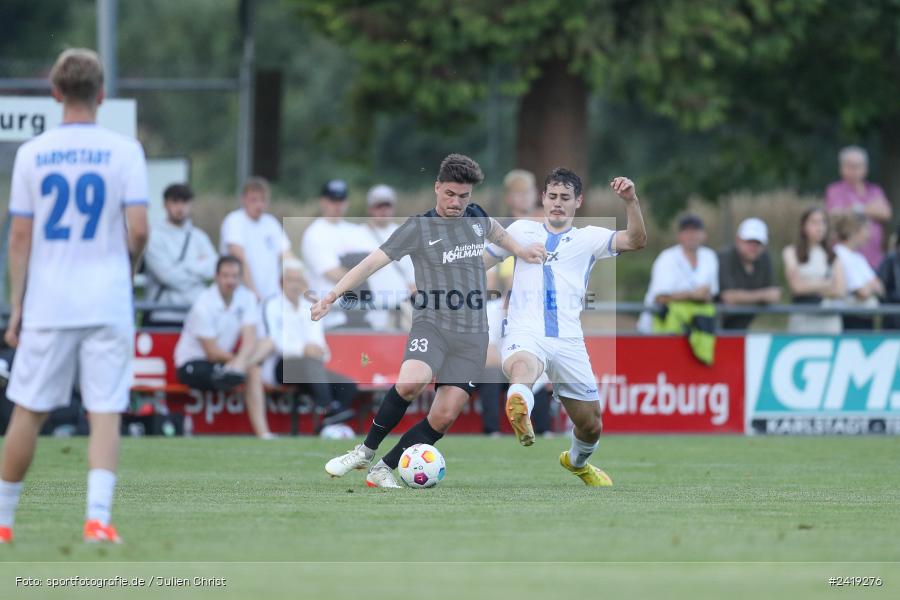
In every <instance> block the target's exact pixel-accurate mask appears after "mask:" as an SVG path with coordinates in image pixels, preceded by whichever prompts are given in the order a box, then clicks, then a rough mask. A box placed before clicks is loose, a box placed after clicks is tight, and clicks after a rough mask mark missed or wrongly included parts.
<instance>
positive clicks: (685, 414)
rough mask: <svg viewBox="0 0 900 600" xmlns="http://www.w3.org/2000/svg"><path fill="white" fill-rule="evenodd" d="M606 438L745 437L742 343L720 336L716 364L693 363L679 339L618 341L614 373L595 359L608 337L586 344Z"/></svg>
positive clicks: (588, 339)
mask: <svg viewBox="0 0 900 600" xmlns="http://www.w3.org/2000/svg"><path fill="white" fill-rule="evenodd" d="M585 342H586V344H587V348H588V354H590V355H591V359H592V362H593V363H594V372H595V375H597V381H598V383H599V385H598V391H599V393H600V401H601V403H602V404H603V429H604V431H606V432H608V433H623V432H629V433H742V432H743V430H744V426H743V418H744V369H743V364H744V362H743V361H744V338H743V337H720V338H718V340H717V341H716V359H715V364H713V365H712V366H707V365H704V364H703V363H701V362H700V361H698V360H697V359H696V358H694V355H693V354H692V353H691V349H690V347H689V346H688V343H687V340H686V339H684V338H681V337H639V336H625V337H619V338H616V363H615V372H604V371H602V370H600V369H598V368H597V363H596V362H594V361H593V357H594V355H595V353H596V352H597V351H599V349H600V348H602V347H604V344H605V343H606V342H605V338H597V337H589V338H586V340H585Z"/></svg>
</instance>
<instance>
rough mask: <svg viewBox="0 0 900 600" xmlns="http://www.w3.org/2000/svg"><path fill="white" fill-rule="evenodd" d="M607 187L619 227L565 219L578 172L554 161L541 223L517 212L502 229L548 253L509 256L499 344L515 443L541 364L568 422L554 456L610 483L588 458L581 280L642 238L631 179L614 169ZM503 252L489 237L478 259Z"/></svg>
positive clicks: (590, 436)
mask: <svg viewBox="0 0 900 600" xmlns="http://www.w3.org/2000/svg"><path fill="white" fill-rule="evenodd" d="M610 187H612V189H613V191H614V192H616V194H618V195H619V197H620V198H622V199H623V200H624V201H625V211H626V215H627V218H628V226H627V229H626V230H625V231H612V230H609V229H606V228H604V227H594V226H588V227H574V226H573V225H572V221H573V220H574V218H575V211H576V210H578V208H579V207H581V203H582V202H583V200H584V199H583V196H582V184H581V179H580V178H579V177H578V175H576V174H575V173H573V172H572V171H569V170H568V169H554V170H553V171H552V172H551V173H550V175H548V176H547V179H546V181H545V182H544V192H543V194H542V196H541V200H542V202H543V206H544V221H543V223H540V222H535V221H528V220H520V221H516V222H515V223H513V224H512V225H510V226H509V235H511V236H512V237H514V238H516V240H517V241H518V242H519V243H520V244H523V245H524V244H533V243H535V242H539V243H541V244H542V245H544V246H545V247H546V249H547V260H546V262H544V264H543V265H533V264H528V263H524V262H521V261H519V262H517V263H516V267H515V271H514V274H513V284H512V293H511V295H510V299H509V311H508V313H507V326H506V334H505V336H504V338H503V340H502V342H501V344H500V348H501V350H500V352H501V355H502V360H503V371H504V373H505V374H506V375H507V376H508V377H509V382H510V386H509V390H508V392H507V396H506V416H507V418H508V419H509V423H510V425H512V428H513V431H515V432H516V436H517V437H518V438H519V443H521V444H522V445H523V446H530V445H532V444H533V443H534V429H533V428H532V425H531V410H532V409H533V408H534V396H533V394H532V391H531V390H532V386H533V385H534V383H535V381H537V379H538V377H540V376H541V374H542V373H544V372H546V373H547V375H548V376H549V378H550V382H551V383H552V384H553V394H554V396H556V398H557V399H558V400H559V401H560V402H562V404H563V406H564V407H565V409H566V413H568V415H569V418H570V419H572V423H573V424H574V425H575V428H574V430H573V431H572V446H571V449H570V450H568V451H566V452H563V453H562V454H561V455H560V457H559V462H560V464H562V466H563V467H565V468H566V469H567V470H569V471H571V472H572V473H574V474H575V475H577V476H578V477H579V478H581V480H582V481H584V483H585V484H586V485H589V486H597V487H599V486H609V485H612V480H611V479H610V478H609V476H608V475H607V474H606V473H604V472H603V471H601V470H600V469H598V468H597V467H595V466H593V465H591V464H590V463H588V462H587V460H588V458H590V456H591V454H593V453H594V451H595V450H596V449H597V445H598V444H599V440H600V431H601V429H602V422H601V418H600V412H601V407H600V397H599V396H598V394H597V379H596V378H595V376H594V370H593V369H592V368H591V361H590V358H589V357H588V353H587V349H586V348H585V345H584V332H583V331H582V329H581V312H582V309H583V306H584V298H585V292H586V289H585V288H586V287H587V284H588V280H589V278H590V272H591V269H592V268H593V266H594V263H595V262H596V261H597V260H598V259H604V258H612V257H615V256H618V254H619V253H620V252H625V251H627V250H638V249H640V248H643V247H644V245H645V244H646V241H647V232H646V230H645V228H644V219H643V217H642V216H641V209H640V205H639V204H638V197H637V194H636V193H635V190H634V183H632V181H631V180H630V179H627V178H625V177H617V178H615V179H613V181H612V182H611V183H610ZM507 254H508V253H507V252H505V251H504V250H503V249H502V248H499V247H497V246H496V245H493V244H491V245H489V246H488V247H487V248H486V250H485V266H486V267H488V268H490V267H492V266H493V265H494V264H496V263H497V262H499V261H500V260H503V259H504V258H506V256H507Z"/></svg>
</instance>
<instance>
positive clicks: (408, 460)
mask: <svg viewBox="0 0 900 600" xmlns="http://www.w3.org/2000/svg"><path fill="white" fill-rule="evenodd" d="M398 467H399V469H400V478H401V479H402V480H403V482H404V483H405V484H406V485H408V486H409V487H411V488H430V487H434V486H436V485H437V484H439V483H440V482H441V480H442V479H443V478H444V475H446V473H447V465H446V463H445V462H444V455H443V454H441V453H440V452H439V451H438V449H437V448H435V447H434V446H429V445H428V444H416V445H415V446H410V447H409V448H407V449H406V450H404V451H403V454H402V455H401V456H400V464H399V465H398Z"/></svg>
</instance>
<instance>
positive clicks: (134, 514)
mask: <svg viewBox="0 0 900 600" xmlns="http://www.w3.org/2000/svg"><path fill="white" fill-rule="evenodd" d="M391 443H392V440H391V439H389V440H387V441H386V442H385V446H384V448H385V449H387V448H389V447H390V444H391ZM351 445H352V442H346V441H345V442H331V441H324V440H319V439H310V438H303V439H279V440H275V441H271V442H261V441H257V440H253V439H248V438H228V437H218V438H186V439H147V438H145V439H126V440H124V443H123V449H122V463H121V468H120V473H121V475H120V480H119V486H118V491H117V496H116V501H115V507H114V521H115V523H116V524H117V526H118V528H119V532H120V533H121V535H122V536H123V538H124V539H125V542H126V543H125V544H124V545H122V546H117V547H109V546H104V547H95V546H87V545H85V544H83V543H81V541H80V533H81V529H80V528H81V525H82V521H83V513H84V498H85V469H86V465H85V463H86V459H85V449H86V440H84V439H64V440H62V439H42V440H41V441H40V444H39V449H38V456H37V458H36V460H35V464H34V466H33V470H32V471H31V473H30V474H29V478H28V481H27V483H26V491H25V492H24V494H23V497H22V501H21V504H20V509H19V513H18V517H17V523H16V530H15V533H16V542H15V544H14V545H12V546H10V547H0V560H2V561H4V562H6V563H10V564H4V565H0V597H23V598H26V597H33V598H37V597H81V596H83V597H86V598H87V597H96V595H97V593H98V591H97V590H96V589H91V588H88V587H82V586H79V585H77V584H76V585H72V586H68V587H66V588H57V589H50V588H49V587H47V585H46V581H47V580H46V578H48V577H64V576H72V575H80V576H83V577H87V576H91V577H97V576H99V575H101V574H103V575H104V576H114V575H116V574H119V575H122V576H127V577H131V576H143V577H145V578H151V579H152V578H154V577H180V576H184V577H186V578H190V577H193V576H195V575H200V576H204V577H217V576H222V577H226V578H228V580H229V583H228V585H227V586H226V587H224V588H221V587H218V588H217V587H209V586H205V587H204V586H191V589H180V590H173V589H171V588H167V587H163V586H158V585H155V584H154V583H153V582H152V581H151V583H149V584H147V586H146V587H143V588H140V589H135V588H134V587H129V588H116V589H115V590H113V589H111V588H107V589H105V590H103V593H104V594H106V595H108V596H109V597H119V596H121V597H131V596H138V595H141V596H147V595H151V594H154V593H155V594H158V595H160V596H158V597H171V596H172V595H174V594H179V595H182V596H184V597H187V596H188V595H190V596H191V597H210V598H224V597H235V598H245V597H248V596H252V595H254V594H260V595H262V594H267V598H273V597H292V598H298V597H304V598H305V597H309V598H338V597H354V598H360V599H364V600H374V599H378V598H402V597H416V598H418V597H422V598H425V597H428V598H429V599H430V598H474V597H490V598H505V597H516V598H526V597H528V598H530V597H541V598H547V597H567V596H571V597H573V598H576V597H578V595H581V594H586V595H591V596H603V597H620V596H621V595H623V594H624V593H625V591H626V590H627V591H628V593H629V594H631V595H634V594H636V595H637V597H665V598H669V597H684V598H696V597H723V596H728V597H729V598H742V597H747V598H760V597H782V596H784V597H791V598H805V597H830V596H834V595H835V594H839V595H841V596H842V597H843V596H852V595H855V594H865V595H866V596H867V597H873V596H874V597H880V596H882V595H884V596H885V597H898V595H900V566H898V564H896V563H897V562H898V561H900V438H892V437H884V438H881V437H877V438H876V437H866V438H774V437H773V438H745V437H689V436H679V437H674V436H673V437H668V436H662V437H644V436H609V437H605V438H604V439H603V440H602V442H601V447H600V451H599V453H598V455H597V456H596V460H595V461H594V462H595V464H598V465H600V466H601V467H602V468H604V469H605V470H606V471H607V472H608V473H609V474H610V475H611V477H612V478H613V480H614V481H615V487H613V488H607V489H602V488H601V489H589V488H586V487H585V486H584V485H583V484H582V483H581V482H580V480H578V479H577V478H575V477H574V476H573V475H571V474H570V473H568V472H566V471H564V470H563V469H562V468H561V467H560V466H559V464H558V456H559V453H560V452H561V451H562V450H564V449H567V448H568V440H567V439H566V438H554V439H538V440H537V442H536V444H535V446H533V447H531V448H521V447H519V446H518V445H517V444H516V443H515V441H514V439H513V438H502V439H485V438H479V437H468V436H450V437H449V438H447V439H445V440H442V441H441V443H440V448H441V450H442V451H443V452H444V455H445V457H446V459H447V478H446V479H445V480H444V482H443V483H442V484H441V485H440V486H439V487H437V488H434V489H430V490H411V489H403V490H373V489H367V488H366V487H365V482H364V476H363V473H362V472H354V473H352V474H350V475H348V476H347V477H344V478H342V479H330V478H329V477H327V475H326V474H325V472H324V469H323V466H324V463H325V461H326V460H327V459H328V458H330V457H332V456H334V455H336V454H337V453H339V452H342V451H344V450H346V449H347V448H349V447H350V446H351ZM11 561H13V562H12V563H11ZM196 562H202V563H204V564H195V563H196ZM796 562H802V563H805V564H787V563H796ZM13 563H14V564H13ZM237 563H243V564H237ZM296 563H304V564H296ZM362 563H366V564H362ZM426 563H427V564H426ZM648 563H649V564H648ZM674 563H677V564H674ZM760 563H765V564H760ZM834 563H840V564H834ZM854 563H855V564H854ZM875 563H878V564H875ZM889 563H895V564H889ZM29 575H31V576H35V577H39V578H42V580H43V581H44V582H45V583H44V585H42V586H32V587H28V588H25V587H23V586H22V585H21V583H20V584H19V585H18V587H17V586H16V585H15V583H16V582H15V577H16V576H29ZM831 576H835V577H838V576H840V577H844V576H881V577H882V585H881V586H880V587H869V588H865V589H863V588H859V587H852V588H850V587H846V586H844V587H843V589H842V590H841V591H836V590H834V589H832V588H830V586H829V584H828V583H827V579H828V578H829V577H831ZM163 583H165V582H163ZM170 583H171V582H170ZM9 591H11V592H13V593H14V594H15V596H7V594H6V592H9Z"/></svg>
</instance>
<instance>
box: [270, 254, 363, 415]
mask: <svg viewBox="0 0 900 600" xmlns="http://www.w3.org/2000/svg"><path fill="white" fill-rule="evenodd" d="M307 289H308V286H307V284H306V279H305V275H304V269H303V263H301V262H300V261H299V260H296V259H291V260H287V261H285V263H284V268H283V271H282V294H281V295H279V296H275V297H273V298H269V299H268V300H266V303H265V305H264V306H263V319H264V320H265V326H266V334H267V335H268V337H269V339H271V340H272V343H273V344H274V346H275V351H274V352H272V353H271V354H270V355H269V356H268V358H266V360H265V362H264V363H263V365H262V369H263V381H264V382H265V383H267V384H269V385H281V384H286V385H296V386H297V388H298V390H299V391H301V392H304V393H308V394H310V395H311V396H312V398H313V401H314V402H315V404H316V412H317V413H318V414H319V415H320V416H321V417H322V419H321V423H320V427H321V426H325V425H332V424H335V423H341V422H343V421H346V420H347V419H349V418H350V417H352V416H353V414H354V412H353V409H352V408H351V407H350V406H351V403H352V402H353V397H354V396H356V393H357V391H358V388H357V387H356V384H355V383H353V381H352V380H351V379H348V378H347V377H344V376H343V375H340V374H338V373H335V372H333V371H329V370H327V369H326V368H325V363H326V362H328V360H329V358H330V356H331V352H330V351H329V350H328V344H327V343H326V342H325V331H324V329H323V327H322V323H321V322H320V321H313V320H312V318H311V317H310V308H311V307H312V304H311V303H310V302H309V301H307V300H306V298H304V297H303V294H304V293H305V292H306V290H307Z"/></svg>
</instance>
